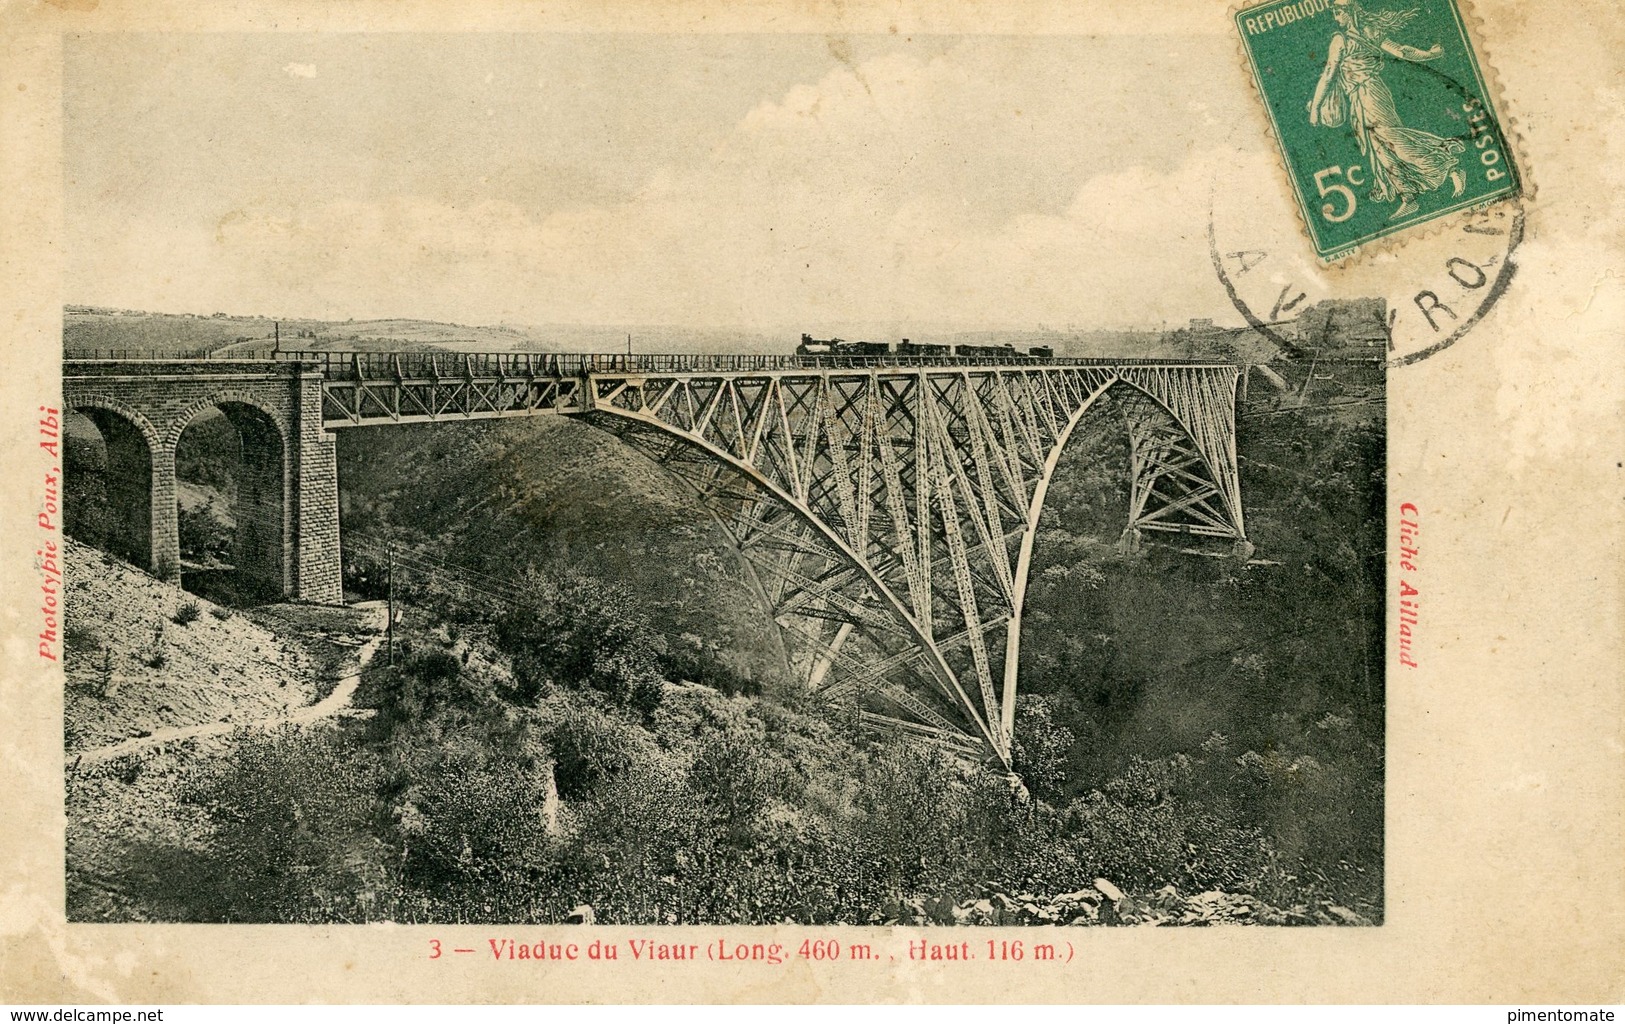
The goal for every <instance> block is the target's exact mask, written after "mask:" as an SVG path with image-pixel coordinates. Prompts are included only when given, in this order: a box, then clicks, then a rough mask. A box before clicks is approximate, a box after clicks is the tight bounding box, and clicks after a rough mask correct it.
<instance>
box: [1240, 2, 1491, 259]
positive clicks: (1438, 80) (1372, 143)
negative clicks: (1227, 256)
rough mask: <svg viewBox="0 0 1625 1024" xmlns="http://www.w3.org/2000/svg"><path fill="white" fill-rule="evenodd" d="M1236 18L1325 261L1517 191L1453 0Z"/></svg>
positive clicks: (1300, 6) (1316, 5) (1271, 8)
mask: <svg viewBox="0 0 1625 1024" xmlns="http://www.w3.org/2000/svg"><path fill="white" fill-rule="evenodd" d="M1379 5H1380V6H1379ZM1235 19H1236V27H1237V29H1238V30H1240V32H1241V39H1242V45H1243V47H1244V49H1245V50H1246V53H1247V59H1248V63H1249V65H1250V67H1251V69H1252V73H1253V78H1254V80H1255V81H1256V82H1257V84H1258V92H1259V95H1260V97H1261V98H1262V99H1263V101H1264V106H1265V108H1266V109H1267V110H1268V111H1269V116H1270V120H1271V122H1272V123H1273V125H1274V127H1275V137H1276V139H1277V140H1279V142H1280V145H1281V155H1282V156H1283V157H1284V158H1285V160H1286V169H1287V174H1288V175H1289V176H1290V177H1291V179H1292V185H1293V190H1294V192H1295V193H1296V195H1297V200H1298V206H1299V208H1300V209H1301V210H1302V212H1303V219H1304V223H1305V224H1306V225H1307V226H1308V229H1309V235H1310V238H1311V240H1312V241H1313V242H1314V245H1315V251H1316V252H1317V253H1318V254H1319V255H1320V257H1321V258H1322V259H1323V260H1333V259H1337V258H1339V257H1342V256H1345V255H1347V254H1348V253H1349V252H1351V251H1352V250H1353V249H1355V248H1356V247H1358V246H1360V245H1362V244H1364V243H1367V242H1371V241H1373V240H1375V239H1379V238H1383V237H1386V236H1388V235H1391V234H1394V233H1396V232H1399V231H1403V230H1405V229H1407V228H1411V227H1414V226H1416V225H1418V224H1425V223H1427V222H1428V221H1432V220H1436V219H1437V218H1439V217H1442V216H1444V215H1445V214H1448V213H1451V212H1452V211H1455V210H1460V209H1463V208H1464V207H1470V206H1478V205H1481V204H1484V203H1488V202H1490V201H1493V200H1496V199H1503V198H1506V197H1509V196H1514V195H1517V194H1518V193H1519V191H1520V182H1519V175H1518V169H1517V167H1516V166H1515V165H1514V162H1513V158H1512V156H1513V155H1512V150H1511V147H1510V146H1509V145H1508V143H1507V139H1506V136H1505V134H1504V132H1503V130H1502V125H1501V122H1500V120H1499V118H1498V117H1497V116H1496V112H1495V108H1494V105H1493V104H1492V102H1491V98H1490V96H1489V91H1488V89H1487V88H1486V87H1485V84H1484V76H1483V73H1482V71H1481V70H1480V67H1479V62H1478V57H1477V55H1476V54H1475V53H1474V52H1473V47H1472V44H1471V43H1470V42H1469V41H1468V38H1467V29H1466V26H1465V25H1464V24H1463V22H1462V17H1461V12H1460V11H1459V10H1457V8H1456V3H1455V0H1408V2H1406V0H1397V2H1396V0H1373V2H1371V3H1366V2H1362V0H1274V2H1268V3H1262V4H1259V5H1257V6H1254V7H1248V8H1245V9H1243V10H1240V11H1237V12H1236V15H1235Z"/></svg>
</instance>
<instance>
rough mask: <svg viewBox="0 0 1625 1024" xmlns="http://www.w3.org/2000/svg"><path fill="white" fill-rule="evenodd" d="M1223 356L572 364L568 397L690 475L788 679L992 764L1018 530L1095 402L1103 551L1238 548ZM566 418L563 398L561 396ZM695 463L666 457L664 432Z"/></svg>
mask: <svg viewBox="0 0 1625 1024" xmlns="http://www.w3.org/2000/svg"><path fill="white" fill-rule="evenodd" d="M1238 375H1239V371H1238V368H1237V367H1234V366H1228V365H1222V366H1178V365H1133V364H1124V365H1075V366H1067V365H1059V366H1042V365H1040V366H1022V365H1013V366H985V367H984V366H942V367H917V368H916V367H901V366H899V367H873V368H867V369H860V368H853V369H850V370H833V369H806V370H781V371H763V372H754V373H753V372H740V373H706V372H672V373H666V374H662V373H656V372H646V373H614V372H609V373H592V374H588V375H584V376H583V378H582V384H581V389H582V391H581V398H582V400H583V401H582V405H583V408H582V409H581V411H582V412H583V413H584V414H585V416H586V417H587V419H588V420H589V421H591V422H593V423H595V424H598V425H600V426H602V427H604V428H606V429H609V430H612V431H614V432H615V433H617V434H619V435H620V436H622V437H623V438H625V439H626V440H627V441H628V442H629V443H631V444H633V445H634V446H636V447H638V448H640V449H642V450H644V451H646V452H648V453H649V454H651V455H652V456H654V457H656V458H658V459H660V460H662V463H663V465H665V466H666V468H667V469H668V470H670V471H671V472H673V473H674V474H676V475H677V476H679V477H681V478H683V479H685V480H687V481H689V482H690V483H692V484H693V485H694V487H695V489H696V492H697V493H699V494H700V495H701V496H702V498H703V500H704V501H705V502H706V504H707V505H708V506H710V507H711V509H712V511H713V512H714V513H715V514H716V515H717V517H718V519H719V520H720V521H721V522H723V523H724V524H725V525H726V526H727V527H728V529H729V530H730V532H731V533H732V535H733V537H734V539H735V541H736V542H737V543H738V544H739V545H740V548H741V550H742V551H743V552H744V554H745V557H746V558H747V559H748V560H749V561H750V562H751V563H752V564H753V566H754V567H755V569H756V572H757V575H758V577H759V578H760V579H761V580H762V582H763V591H764V594H765V596H766V599H767V601H768V602H769V604H770V606H771V607H772V609H773V611H774V613H775V615H776V617H777V618H778V621H779V623H780V625H781V626H782V627H783V628H784V630H785V633H786V637H787V644H786V649H787V650H791V651H794V652H796V653H795V654H794V655H792V657H793V658H794V659H795V664H796V667H797V668H798V669H799V671H800V672H801V673H803V674H804V676H805V678H807V679H808V680H809V682H810V683H811V684H812V685H814V686H816V687H818V688H820V689H822V690H824V691H827V692H829V693H831V694H836V695H842V696H846V697H855V698H857V699H860V700H862V701H863V703H864V704H866V705H867V706H868V707H870V708H871V711H870V712H866V715H867V718H866V719H865V720H868V719H870V718H872V719H874V720H876V721H897V722H905V723H907V724H908V726H909V729H910V731H913V732H917V733H919V734H921V735H928V736H931V737H933V738H935V739H937V740H939V741H940V740H942V739H943V735H944V729H945V728H946V727H950V726H951V728H952V729H955V730H957V731H958V733H959V739H957V740H954V741H953V742H954V743H958V744H960V745H961V746H963V745H964V743H966V742H969V743H973V744H975V745H976V747H977V749H980V750H982V751H983V752H984V754H986V755H987V756H989V757H990V758H991V759H993V760H995V761H997V762H999V763H1000V764H1002V765H1004V766H1005V767H1007V768H1008V767H1009V765H1010V760H1011V744H1012V733H1013V728H1014V717H1015V696H1016V669H1017V665H1018V663H1019V660H1020V642H1021V622H1022V612H1023V602H1024V597H1025V593H1026V587H1027V577H1028V573H1029V568H1030V565H1031V561H1032V552H1033V539H1034V537H1035V535H1036V533H1037V529H1038V521H1039V515H1040V513H1041V511H1042V509H1043V505H1044V498H1045V494H1046V492H1047V490H1048V487H1049V483H1050V480H1051V478H1052V477H1053V475H1054V472H1055V467H1056V464H1057V463H1058V461H1059V459H1060V455H1061V452H1062V450H1063V449H1064V448H1065V446H1066V443H1067V440H1068V438H1069V437H1070V436H1071V434H1072V431H1073V429H1074V428H1075V427H1076V426H1077V424H1078V423H1079V421H1080V420H1081V419H1082V417H1083V415H1084V413H1085V412H1086V411H1087V410H1088V409H1090V408H1091V407H1092V406H1093V405H1094V404H1095V402H1096V401H1097V400H1099V399H1100V397H1101V396H1102V395H1105V394H1107V393H1108V392H1110V393H1112V394H1113V396H1114V398H1116V399H1117V402H1118V405H1119V407H1120V408H1121V410H1122V413H1123V419H1124V422H1125V426H1126V428H1127V434H1128V441H1129V449H1130V476H1131V479H1130V508H1129V510H1128V518H1127V525H1126V528H1125V531H1124V536H1125V543H1128V542H1130V541H1133V542H1134V543H1137V542H1138V538H1139V536H1140V531H1142V530H1165V531H1177V532H1184V533H1192V534H1199V535H1205V536H1211V537H1220V538H1226V539H1230V540H1232V541H1235V542H1238V543H1239V542H1244V540H1245V528H1244V525H1243V521H1242V512H1241V500H1240V493H1239V477H1238V474H1237V471H1236V451H1235V387H1236V381H1237V377H1238ZM567 411H575V410H567ZM674 443H675V444H676V445H678V446H681V447H685V448H687V449H688V450H689V451H690V452H692V453H694V454H695V455H698V456H699V458H682V457H674V452H673V445H674Z"/></svg>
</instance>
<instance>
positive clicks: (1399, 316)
mask: <svg viewBox="0 0 1625 1024" xmlns="http://www.w3.org/2000/svg"><path fill="white" fill-rule="evenodd" d="M1237 199H1240V200H1241V201H1240V202H1236V200H1237ZM1275 199H1276V202H1275V203H1273V204H1272V203H1271V202H1270V199H1269V197H1268V196H1262V195H1251V196H1237V195H1236V194H1235V193H1234V192H1232V193H1231V194H1230V195H1229V196H1227V197H1224V198H1220V196H1219V193H1218V192H1217V190H1216V191H1215V201H1214V203H1213V206H1212V209H1211V212H1210V216H1209V220H1208V250H1209V255H1210V257H1211V259H1212V261H1213V269H1214V272H1215V273H1216V274H1217V275H1218V278H1219V282H1220V284H1222V285H1223V286H1224V289H1225V292H1226V294H1227V295H1228V296H1229V298H1230V301H1231V303H1232V304H1233V305H1234V306H1235V307H1236V310H1237V312H1239V313H1240V314H1241V316H1242V318H1243V319H1244V320H1246V322H1247V324H1248V325H1249V326H1250V327H1252V328H1253V329H1254V330H1255V331H1257V332H1259V333H1260V334H1262V335H1264V336H1265V337H1267V338H1269V339H1270V340H1271V341H1272V342H1274V343H1275V344H1276V345H1277V346H1279V347H1280V348H1281V349H1282V350H1284V351H1286V352H1288V353H1290V354H1301V353H1303V352H1307V351H1316V350H1321V349H1325V348H1327V347H1340V346H1342V347H1348V346H1366V347H1371V346H1373V345H1375V344H1377V343H1380V344H1381V346H1382V349H1383V352H1384V353H1385V355H1384V360H1385V362H1386V364H1387V365H1388V366H1390V367H1397V366H1405V365H1407V364H1410V363H1414V362H1417V361H1418V360H1421V359H1426V358H1427V357H1428V356H1431V355H1433V354H1435V353H1437V352H1441V351H1443V350H1444V349H1446V348H1449V347H1450V346H1451V345H1453V344H1455V343H1456V342H1457V341H1459V340H1460V339H1461V338H1462V337H1463V336H1465V335H1466V334H1467V333H1468V332H1469V331H1470V330H1472V329H1473V327H1475V326H1476V325H1477V324H1478V323H1479V322H1480V321H1482V320H1483V319H1484V317H1485V316H1486V315H1488V313H1489V312H1490V310H1491V309H1492V308H1493V307H1494V306H1495V304H1496V302H1497V301H1498V300H1499V299H1500V298H1501V296H1502V295H1504V294H1505V293H1506V290H1507V287H1508V286H1509V285H1510V284H1511V282H1512V279H1513V276H1514V275H1515V274H1516V272H1517V259H1516V257H1517V250H1518V245H1519V243H1520V242H1521V241H1522V239H1523V229H1524V211H1523V205H1522V203H1521V202H1519V201H1518V200H1517V199H1516V198H1513V199H1508V200H1503V201H1501V202H1498V203H1495V204H1493V205H1491V206H1489V207H1486V208H1485V209H1482V210H1477V211H1472V212H1471V213H1468V214H1465V215H1464V216H1463V217H1462V219H1460V220H1459V221H1457V222H1455V223H1454V224H1453V225H1451V226H1447V227H1446V228H1445V229H1444V230H1439V231H1435V232H1432V233H1429V234H1425V235H1420V236H1417V237H1413V238H1408V239H1404V240H1396V241H1395V242H1393V243H1390V244H1389V245H1388V246H1386V247H1384V249H1383V250H1382V251H1380V252H1376V253H1371V254H1369V255H1368V256H1367V258H1365V259H1362V260H1360V261H1359V262H1350V263H1347V264H1337V265H1331V266H1326V265H1323V264H1321V263H1320V261H1319V260H1318V259H1317V258H1316V257H1315V256H1314V254H1313V253H1312V252H1311V251H1310V249H1309V246H1308V244H1307V242H1306V241H1305V240H1304V238H1303V236H1302V233H1301V231H1300V229H1299V227H1298V222H1297V219H1296V217H1295V216H1294V212H1293V211H1292V210H1291V208H1290V206H1289V201H1288V200H1287V199H1286V197H1284V196H1281V195H1280V194H1279V190H1277V195H1276V197H1275ZM1249 200H1251V201H1249ZM1276 205H1278V206H1279V207H1280V208H1279V210H1274V209H1273V208H1272V207H1273V206H1276ZM1277 214H1278V215H1277ZM1338 307H1340V308H1341V309H1342V310H1345V311H1347V314H1348V315H1346V316H1343V317H1337V316H1333V315H1329V314H1328V310H1331V309H1334V308H1338ZM1333 332H1336V334H1337V336H1332V334H1333ZM1351 333H1352V335H1353V336H1352V337H1351V336H1350V334H1351Z"/></svg>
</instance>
